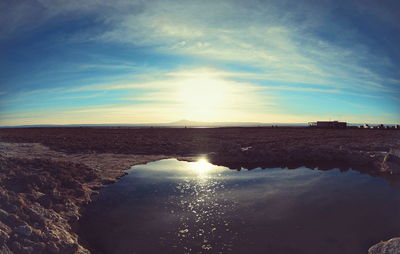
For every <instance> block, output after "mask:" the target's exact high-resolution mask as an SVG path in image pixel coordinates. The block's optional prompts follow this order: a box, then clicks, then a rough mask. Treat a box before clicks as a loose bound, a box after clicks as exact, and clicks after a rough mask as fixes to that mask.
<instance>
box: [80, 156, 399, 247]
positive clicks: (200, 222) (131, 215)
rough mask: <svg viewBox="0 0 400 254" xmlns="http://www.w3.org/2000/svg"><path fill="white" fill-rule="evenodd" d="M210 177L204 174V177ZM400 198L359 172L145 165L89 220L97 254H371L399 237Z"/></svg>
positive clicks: (87, 232)
mask: <svg viewBox="0 0 400 254" xmlns="http://www.w3.org/2000/svg"><path fill="white" fill-rule="evenodd" d="M204 168H205V169H204ZM398 214H400V190H399V189H396V188H394V187H393V185H390V184H388V182H387V181H385V180H384V179H380V178H375V177H372V176H369V175H365V174H360V173H359V172H358V171H353V170H351V169H349V170H347V171H340V170H338V169H332V170H328V171H321V170H311V169H308V168H304V167H302V168H298V169H295V170H288V169H281V168H274V169H266V170H262V169H255V170H251V171H247V170H242V171H235V170H229V169H227V168H224V167H217V166H213V165H210V164H207V163H204V162H202V163H197V164H196V163H191V162H181V161H177V160H174V159H169V160H161V161H158V162H153V163H149V164H147V165H138V166H135V167H133V168H132V170H130V171H129V175H127V176H126V177H124V178H123V179H121V180H120V181H119V182H118V183H116V184H113V185H110V186H107V187H105V188H104V189H103V190H102V191H101V193H100V195H99V196H98V198H97V199H96V200H95V201H94V202H92V203H91V204H89V205H88V206H87V207H86V209H85V213H84V215H83V217H82V218H81V221H80V229H79V232H78V233H79V237H80V238H82V239H83V243H84V244H85V245H86V246H88V247H89V249H90V250H91V251H92V252H93V253H104V254H106V253H107V254H108V253H121V254H123V253H332V254H333V253H352V254H357V253H367V250H368V248H369V247H370V246H371V245H373V244H375V243H376V242H379V241H380V240H383V239H388V238H391V237H393V236H397V235H399V232H400V220H399V219H397V217H398Z"/></svg>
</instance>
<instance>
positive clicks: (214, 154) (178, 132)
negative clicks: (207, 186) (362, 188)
mask: <svg viewBox="0 0 400 254" xmlns="http://www.w3.org/2000/svg"><path fill="white" fill-rule="evenodd" d="M398 149H400V131H398V130H366V129H346V130H329V129H324V130H323V129H310V128H212V129H208V128H203V129H202V128H187V129H184V128H111V127H108V128H106V127H103V128H94V127H85V128H20V129H18V128H15V129H0V253H88V251H87V250H86V249H85V248H84V247H82V246H81V244H79V239H78V238H77V235H76V233H75V231H76V229H75V227H76V225H77V223H76V222H77V220H78V219H79V216H80V208H81V207H83V206H84V205H85V204H86V203H88V202H90V200H91V196H92V194H94V193H96V190H98V189H99V188H101V186H103V185H105V184H108V183H112V182H114V181H115V180H116V179H118V178H119V177H121V176H122V175H123V174H124V173H123V171H122V170H123V169H127V168H130V166H132V165H135V164H140V163H146V162H149V161H154V160H159V159H162V158H168V157H178V158H180V159H184V160H193V159H195V158H196V157H198V156H201V155H203V156H207V157H208V159H209V160H210V162H212V163H214V164H218V165H223V166H228V167H230V168H232V169H240V168H248V169H252V168H256V167H263V168H268V167H289V168H292V167H293V168H295V167H299V166H307V167H309V168H313V167H319V168H322V169H324V168H326V169H330V168H333V167H337V168H341V169H343V170H346V169H348V168H349V167H351V168H353V169H356V170H359V171H361V172H363V173H367V174H370V175H374V176H377V177H383V178H385V179H386V180H388V181H389V182H390V183H391V184H398V183H399V181H398V178H399V175H398V174H399V173H400V163H399V161H400V154H399V150H398ZM399 234H400V233H399ZM393 253H395V252H393Z"/></svg>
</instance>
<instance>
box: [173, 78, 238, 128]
mask: <svg viewBox="0 0 400 254" xmlns="http://www.w3.org/2000/svg"><path fill="white" fill-rule="evenodd" d="M179 89H180V91H179V96H180V98H179V99H180V101H181V102H182V103H183V104H184V105H183V107H184V113H185V117H186V118H190V119H193V120H197V121H209V120H217V119H218V118H219V117H220V116H221V114H222V112H221V111H222V110H223V108H224V106H226V104H227V96H228V94H229V92H230V88H229V84H228V83H227V82H226V81H224V80H223V79H221V78H218V77H216V76H215V75H211V74H210V75H207V73H204V74H201V75H193V76H190V77H186V78H185V79H184V80H182V81H181V82H180V86H179Z"/></svg>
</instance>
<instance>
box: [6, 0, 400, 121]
mask: <svg viewBox="0 0 400 254" xmlns="http://www.w3.org/2000/svg"><path fill="white" fill-rule="evenodd" d="M399 12H400V3H399V2H398V1H387V0H386V1H385V0H383V1H372V0H365V1H334V0H322V1H277V0H267V1H260V0H259V1H256V0H249V1H234V0H233V1H227V0H221V1H207V0H203V1H190V0H186V1H178V0H175V1H166V0H156V1H151V0H150V1H127V0H117V1H97V0H87V1H73V0H72V1H61V0H52V1H50V0H36V1H35V0H30V1H23V0H21V1H8V0H6V1H2V2H1V3H0V24H1V25H0V77H1V79H0V125H22V124H88V123H157V122H171V121H177V120H180V119H183V118H185V119H190V120H194V121H244V122H245V121H246V122H248V121H255V122H289V123H290V122H292V123H293V122H296V123H297V122H308V121H315V120H328V119H332V120H333V119H336V120H343V121H348V122H357V123H364V122H368V123H399V122H400V72H399V69H400V47H399V46H398V45H400V17H399V15H397V14H398V13H399Z"/></svg>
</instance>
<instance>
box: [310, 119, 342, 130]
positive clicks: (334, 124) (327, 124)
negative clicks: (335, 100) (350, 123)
mask: <svg viewBox="0 0 400 254" xmlns="http://www.w3.org/2000/svg"><path fill="white" fill-rule="evenodd" d="M309 124H310V127H315V128H327V129H345V128H346V127H347V123H346V122H339V121H317V122H311V123H309Z"/></svg>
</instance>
